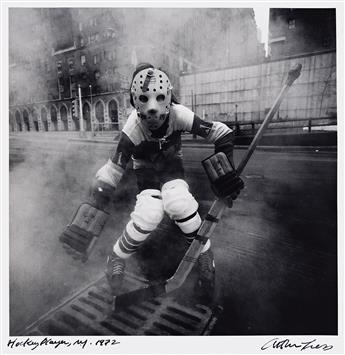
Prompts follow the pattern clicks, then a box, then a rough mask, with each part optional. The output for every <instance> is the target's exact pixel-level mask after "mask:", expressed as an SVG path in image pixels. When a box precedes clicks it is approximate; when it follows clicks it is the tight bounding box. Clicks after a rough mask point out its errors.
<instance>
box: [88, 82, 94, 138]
mask: <svg viewBox="0 0 345 355" xmlns="http://www.w3.org/2000/svg"><path fill="white" fill-rule="evenodd" d="M89 89H90V102H91V110H90V121H91V122H90V123H91V135H92V136H94V135H95V132H94V129H93V128H94V127H93V117H92V112H93V110H92V85H91V84H90V85H89Z"/></svg>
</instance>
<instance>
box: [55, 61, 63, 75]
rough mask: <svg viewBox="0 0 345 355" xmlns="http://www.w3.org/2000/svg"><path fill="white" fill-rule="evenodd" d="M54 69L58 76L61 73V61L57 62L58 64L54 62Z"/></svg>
mask: <svg viewBox="0 0 345 355" xmlns="http://www.w3.org/2000/svg"><path fill="white" fill-rule="evenodd" d="M56 68H57V71H58V73H59V74H61V73H62V61H61V60H59V61H58V62H56Z"/></svg>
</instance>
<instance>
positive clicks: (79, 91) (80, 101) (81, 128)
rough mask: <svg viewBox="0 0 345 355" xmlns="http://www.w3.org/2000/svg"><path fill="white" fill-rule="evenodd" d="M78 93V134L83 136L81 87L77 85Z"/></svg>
mask: <svg viewBox="0 0 345 355" xmlns="http://www.w3.org/2000/svg"><path fill="white" fill-rule="evenodd" d="M78 94H79V120H80V135H81V136H82V137H83V136H84V118H83V106H82V99H81V87H80V85H78Z"/></svg>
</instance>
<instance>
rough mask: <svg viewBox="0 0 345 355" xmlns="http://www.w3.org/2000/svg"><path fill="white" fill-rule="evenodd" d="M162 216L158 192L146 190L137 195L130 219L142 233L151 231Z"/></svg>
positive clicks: (161, 203) (160, 198)
mask: <svg viewBox="0 0 345 355" xmlns="http://www.w3.org/2000/svg"><path fill="white" fill-rule="evenodd" d="M163 216H164V209H163V202H162V197H161V192H160V191H159V190H154V189H148V190H144V191H142V192H141V193H140V194H139V195H137V202H136V205H135V208H134V211H133V212H132V213H131V219H132V221H133V222H134V224H135V225H136V226H137V227H139V228H140V229H142V230H143V232H144V233H145V232H151V231H153V230H154V229H155V228H156V227H157V226H158V224H159V223H160V222H161V220H162V219H163Z"/></svg>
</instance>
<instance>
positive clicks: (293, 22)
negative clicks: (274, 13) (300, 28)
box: [288, 19, 296, 30]
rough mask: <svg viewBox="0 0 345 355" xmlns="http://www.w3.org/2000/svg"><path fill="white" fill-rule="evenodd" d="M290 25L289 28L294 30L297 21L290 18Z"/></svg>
mask: <svg viewBox="0 0 345 355" xmlns="http://www.w3.org/2000/svg"><path fill="white" fill-rule="evenodd" d="M288 27H289V30H292V29H293V28H295V27H296V21H295V20H294V19H292V20H289V22H288Z"/></svg>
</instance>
